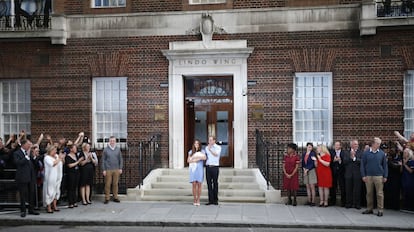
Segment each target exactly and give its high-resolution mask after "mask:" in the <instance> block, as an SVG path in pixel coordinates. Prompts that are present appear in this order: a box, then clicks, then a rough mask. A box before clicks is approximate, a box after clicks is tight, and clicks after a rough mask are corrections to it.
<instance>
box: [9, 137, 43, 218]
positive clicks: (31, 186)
mask: <svg viewBox="0 0 414 232" xmlns="http://www.w3.org/2000/svg"><path fill="white" fill-rule="evenodd" d="M20 144H21V147H20V148H18V149H17V150H16V151H15V152H14V153H13V159H14V163H15V164H16V184H17V189H18V190H19V194H20V212H21V214H20V216H21V217H26V202H29V214H33V215H38V214H39V212H37V211H35V210H34V205H35V204H34V203H35V196H36V195H35V189H36V173H35V170H34V166H33V157H30V154H29V150H30V147H31V146H32V142H30V140H26V139H23V140H22V141H21V143H20Z"/></svg>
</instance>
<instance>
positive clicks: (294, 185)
mask: <svg viewBox="0 0 414 232" xmlns="http://www.w3.org/2000/svg"><path fill="white" fill-rule="evenodd" d="M394 133H395V135H396V136H397V138H398V140H397V141H395V142H392V143H391V142H390V143H388V144H386V143H382V141H381V139H380V138H377V137H376V138H374V139H373V140H372V141H371V142H370V143H369V144H367V145H365V146H364V147H363V148H362V149H361V148H360V145H359V142H358V140H352V141H350V144H349V149H342V144H341V142H340V141H336V142H335V143H334V146H333V148H332V149H331V150H328V148H327V147H326V146H325V145H323V144H320V145H318V146H317V148H316V149H314V147H313V143H307V144H306V151H305V152H303V154H302V156H300V154H298V153H297V149H298V147H297V145H296V144H294V143H291V144H288V146H287V153H286V155H285V156H284V159H283V188H284V189H285V190H286V191H287V197H288V200H287V203H286V204H287V205H293V206H296V205H297V200H296V197H297V191H298V190H299V175H300V174H299V173H300V170H302V173H301V174H302V175H303V184H304V185H305V186H306V193H307V202H306V205H310V206H316V202H315V201H316V186H317V187H318V190H319V207H328V206H329V205H336V199H337V191H338V190H339V192H340V205H341V207H346V208H356V209H361V206H365V205H366V207H367V209H366V210H365V211H363V212H362V213H363V214H373V213H374V212H373V209H374V202H376V203H377V205H376V208H377V211H378V212H377V216H379V217H381V216H383V213H384V208H387V209H395V210H399V209H402V210H406V211H411V212H414V156H413V149H414V133H413V134H412V135H411V137H410V139H406V138H404V137H403V136H402V135H401V134H400V133H399V132H397V131H395V132H394ZM374 194H375V195H376V196H375V197H374ZM292 198H293V199H292ZM401 200H402V201H401Z"/></svg>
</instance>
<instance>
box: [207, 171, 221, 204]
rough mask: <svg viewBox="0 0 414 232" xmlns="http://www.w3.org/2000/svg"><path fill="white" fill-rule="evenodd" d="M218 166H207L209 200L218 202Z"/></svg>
mask: <svg viewBox="0 0 414 232" xmlns="http://www.w3.org/2000/svg"><path fill="white" fill-rule="evenodd" d="M218 176H219V167H218V166H207V167H206V180H207V188H208V202H209V203H218Z"/></svg>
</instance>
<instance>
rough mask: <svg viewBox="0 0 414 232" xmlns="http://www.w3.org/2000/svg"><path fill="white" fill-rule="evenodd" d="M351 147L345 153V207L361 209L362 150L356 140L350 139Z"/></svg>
mask: <svg viewBox="0 0 414 232" xmlns="http://www.w3.org/2000/svg"><path fill="white" fill-rule="evenodd" d="M350 146H351V149H350V150H349V151H347V152H346V153H345V156H344V166H345V191H346V203H345V207H346V208H351V207H354V208H356V209H361V188H362V180H361V179H362V177H361V157H362V153H363V152H362V150H361V149H359V143H358V140H352V141H351V143H350Z"/></svg>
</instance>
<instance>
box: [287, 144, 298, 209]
mask: <svg viewBox="0 0 414 232" xmlns="http://www.w3.org/2000/svg"><path fill="white" fill-rule="evenodd" d="M297 148H298V146H297V145H296V144H294V143H289V144H288V147H287V154H286V155H285V157H284V158H283V174H284V175H283V188H284V189H286V190H287V192H288V202H287V203H286V205H293V206H296V205H297V203H296V192H297V190H298V189H299V177H298V168H299V163H300V159H299V156H298V155H297V154H296V149H297ZM292 195H293V202H292V198H291V197H292Z"/></svg>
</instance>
